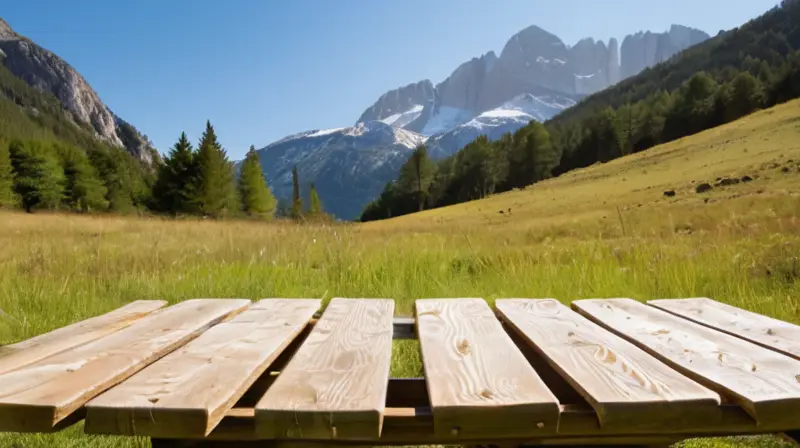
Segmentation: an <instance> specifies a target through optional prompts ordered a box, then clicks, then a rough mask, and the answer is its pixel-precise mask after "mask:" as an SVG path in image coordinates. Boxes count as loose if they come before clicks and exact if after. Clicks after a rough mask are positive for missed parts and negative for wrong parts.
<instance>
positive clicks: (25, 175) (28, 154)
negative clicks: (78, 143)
mask: <svg viewBox="0 0 800 448" xmlns="http://www.w3.org/2000/svg"><path fill="white" fill-rule="evenodd" d="M9 152H10V154H11V165H12V167H13V169H14V173H15V176H14V192H15V193H16V194H17V195H19V198H20V201H21V203H22V207H23V208H24V209H25V211H26V212H28V213H31V212H32V211H33V210H37V209H49V210H54V209H57V208H58V206H59V204H60V203H61V200H62V198H63V195H64V171H63V170H62V169H61V166H60V165H59V163H58V160H57V159H56V157H55V156H54V154H53V153H52V151H51V150H50V148H48V147H46V146H45V145H43V144H41V143H39V142H27V143H23V142H21V141H19V140H16V141H14V142H12V143H11V145H10V147H9Z"/></svg>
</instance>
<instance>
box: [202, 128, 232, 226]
mask: <svg viewBox="0 0 800 448" xmlns="http://www.w3.org/2000/svg"><path fill="white" fill-rule="evenodd" d="M197 169H198V176H197V195H196V201H197V202H196V203H197V205H198V209H199V210H200V212H201V213H203V214H205V215H207V216H212V217H215V218H218V217H222V216H225V215H228V214H231V213H234V212H235V211H236V209H237V207H236V206H235V204H236V203H237V202H238V199H237V197H236V188H235V184H234V174H233V167H232V166H231V163H230V162H229V161H228V156H227V154H226V153H225V150H224V149H222V146H220V144H219V142H218V141H217V135H216V133H215V132H214V128H213V127H212V126H211V122H210V121H207V122H206V130H205V132H203V136H202V137H201V138H200V145H199V149H198V151H197Z"/></svg>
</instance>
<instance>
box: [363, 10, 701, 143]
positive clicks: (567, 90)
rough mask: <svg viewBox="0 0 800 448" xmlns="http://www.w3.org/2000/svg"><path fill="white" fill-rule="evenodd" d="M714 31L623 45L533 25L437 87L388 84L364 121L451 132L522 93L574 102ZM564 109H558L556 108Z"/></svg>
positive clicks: (680, 30) (637, 38)
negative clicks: (568, 37)
mask: <svg viewBox="0 0 800 448" xmlns="http://www.w3.org/2000/svg"><path fill="white" fill-rule="evenodd" d="M708 38H709V36H708V34H706V33H704V32H702V31H699V30H695V29H692V28H688V27H684V26H679V25H673V26H672V27H671V29H670V30H669V31H667V32H665V33H651V32H647V33H637V34H635V35H632V36H627V37H626V38H625V39H624V40H623V45H622V49H621V51H620V48H619V44H618V42H617V40H616V39H611V40H610V41H609V42H608V44H606V43H604V42H602V41H595V40H594V39H591V38H587V39H582V40H581V41H579V42H578V43H577V44H575V45H574V46H571V47H570V46H568V45H566V44H565V43H564V42H563V41H562V40H561V39H559V38H558V36H556V35H554V34H552V33H550V32H548V31H545V30H544V29H542V28H540V27H537V26H530V27H528V28H525V29H524V30H522V31H520V32H518V33H517V34H515V35H514V36H512V37H511V38H510V39H509V40H508V42H507V43H506V45H505V46H504V47H503V50H502V52H501V53H500V56H499V57H498V56H497V55H496V54H495V53H494V52H493V51H490V52H488V53H486V54H484V55H483V56H481V57H479V58H473V59H471V60H469V61H467V62H465V63H463V64H461V65H460V66H458V67H457V68H456V69H455V70H454V71H453V73H452V74H451V75H450V76H449V77H448V78H447V79H445V80H444V81H442V82H441V83H439V84H437V85H436V87H435V88H434V89H432V90H431V88H430V86H431V85H432V83H431V82H430V81H429V80H424V81H420V82H418V83H416V84H411V85H409V86H406V87H403V88H400V89H395V90H392V91H389V92H387V93H385V94H383V95H381V97H380V98H379V99H378V101H376V102H375V104H373V105H372V106H370V107H369V108H368V109H367V110H366V111H365V112H364V114H362V116H361V118H360V119H359V121H362V120H363V119H364V118H365V117H367V118H369V119H370V120H387V119H390V118H392V117H404V120H403V121H402V122H401V123H397V122H394V121H392V123H394V125H395V126H399V127H403V128H405V129H408V130H411V131H414V132H418V133H421V134H423V135H429V136H430V135H437V134H445V133H447V132H449V131H452V130H455V128H457V127H458V126H460V125H463V124H465V123H467V122H469V121H471V120H473V119H475V118H476V117H478V116H479V115H480V114H482V113H484V112H487V111H490V110H493V109H495V108H498V107H502V105H503V104H504V103H506V102H507V101H511V100H513V99H514V98H517V97H518V96H519V95H532V96H534V97H539V98H542V99H543V100H544V101H545V102H547V101H548V100H547V98H561V99H559V100H558V101H557V103H558V104H565V103H574V102H576V101H577V100H579V99H580V98H582V97H584V96H586V95H590V94H593V93H595V92H598V91H601V90H603V89H605V88H607V87H609V86H612V85H614V84H616V83H618V82H619V81H621V80H622V79H624V78H627V77H629V76H632V75H635V74H637V73H639V72H640V71H642V70H643V69H645V68H647V67H650V66H653V65H655V64H657V63H659V62H662V61H664V60H667V59H669V58H670V57H671V56H673V55H675V54H676V53H678V52H680V51H682V50H684V49H686V48H688V47H690V46H692V45H695V44H697V43H699V42H702V41H704V40H706V39H708ZM559 111H560V109H559V108H554V109H552V112H553V115H554V114H555V113H558V112H559ZM553 115H543V116H542V118H543V119H549V118H551V117H552V116H553ZM508 124H509V123H507V122H502V123H499V127H502V128H504V129H505V128H508V126H507V125H508Z"/></svg>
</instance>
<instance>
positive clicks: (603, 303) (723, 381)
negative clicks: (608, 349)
mask: <svg viewBox="0 0 800 448" xmlns="http://www.w3.org/2000/svg"><path fill="white" fill-rule="evenodd" d="M573 306H574V307H575V308H576V309H578V310H579V311H580V312H581V313H583V314H584V315H585V316H587V317H589V318H590V319H592V320H594V321H595V322H597V323H599V324H601V325H603V326H605V327H606V328H609V329H610V330H612V331H614V332H616V333H618V334H620V335H621V336H623V337H625V338H627V339H628V340H630V341H631V342H633V343H634V344H636V345H638V346H640V347H641V348H643V349H645V350H647V351H648V352H650V354H652V355H654V356H656V357H657V358H659V359H661V360H663V361H664V362H666V363H667V364H669V365H670V366H672V367H673V368H675V369H678V370H679V371H681V372H682V373H684V374H686V375H688V376H690V377H691V378H693V379H695V380H696V381H698V382H700V383H701V384H704V385H706V386H708V387H710V388H712V389H714V390H716V391H717V392H720V393H721V394H723V395H725V396H726V398H729V399H731V400H734V401H735V402H737V403H738V404H739V405H741V406H742V407H743V408H744V409H745V410H746V411H747V412H748V413H749V414H750V415H751V416H752V417H753V418H755V419H756V420H757V421H758V422H759V423H762V424H770V425H780V424H781V423H782V422H786V423H793V424H796V423H797V413H798V411H800V361H798V360H796V359H792V358H790V357H788V356H784V355H782V354H780V353H776V352H774V351H771V350H768V349H765V348H763V347H760V346H758V345H755V344H752V343H750V342H747V341H745V340H742V339H739V338H737V337H734V336H731V335H729V334H726V333H722V332H719V331H716V330H713V329H711V328H708V327H704V326H702V325H699V324H696V323H694V322H691V321H688V320H686V319H682V318H680V317H677V316H675V315H672V314H669V313H667V312H665V311H661V310H659V309H657V308H654V307H651V306H647V305H645V304H643V303H640V302H637V301H634V300H631V299H590V300H578V301H575V302H573Z"/></svg>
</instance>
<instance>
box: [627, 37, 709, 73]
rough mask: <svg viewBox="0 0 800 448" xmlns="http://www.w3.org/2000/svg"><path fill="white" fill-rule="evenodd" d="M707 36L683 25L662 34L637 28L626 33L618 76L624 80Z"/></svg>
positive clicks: (701, 40) (705, 38)
mask: <svg viewBox="0 0 800 448" xmlns="http://www.w3.org/2000/svg"><path fill="white" fill-rule="evenodd" d="M710 38H711V36H709V35H708V34H706V33H705V32H703V31H700V30H697V29H694V28H689V27H686V26H682V25H672V26H671V27H670V29H669V31H666V32H664V33H652V32H650V31H647V32H641V31H640V32H638V33H636V34H633V35H629V36H626V37H625V39H624V40H623V41H622V48H621V51H620V56H621V58H622V61H621V65H620V77H621V79H625V78H629V77H631V76H634V75H636V74H638V73H639V72H641V71H642V70H644V69H645V68H648V67H652V66H654V65H656V64H658V63H660V62H664V61H666V60H667V59H669V58H671V57H672V56H674V55H675V54H677V53H679V52H681V51H683V50H685V49H687V48H689V47H691V46H693V45H697V44H699V43H701V42H703V41H705V40H707V39H710Z"/></svg>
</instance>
